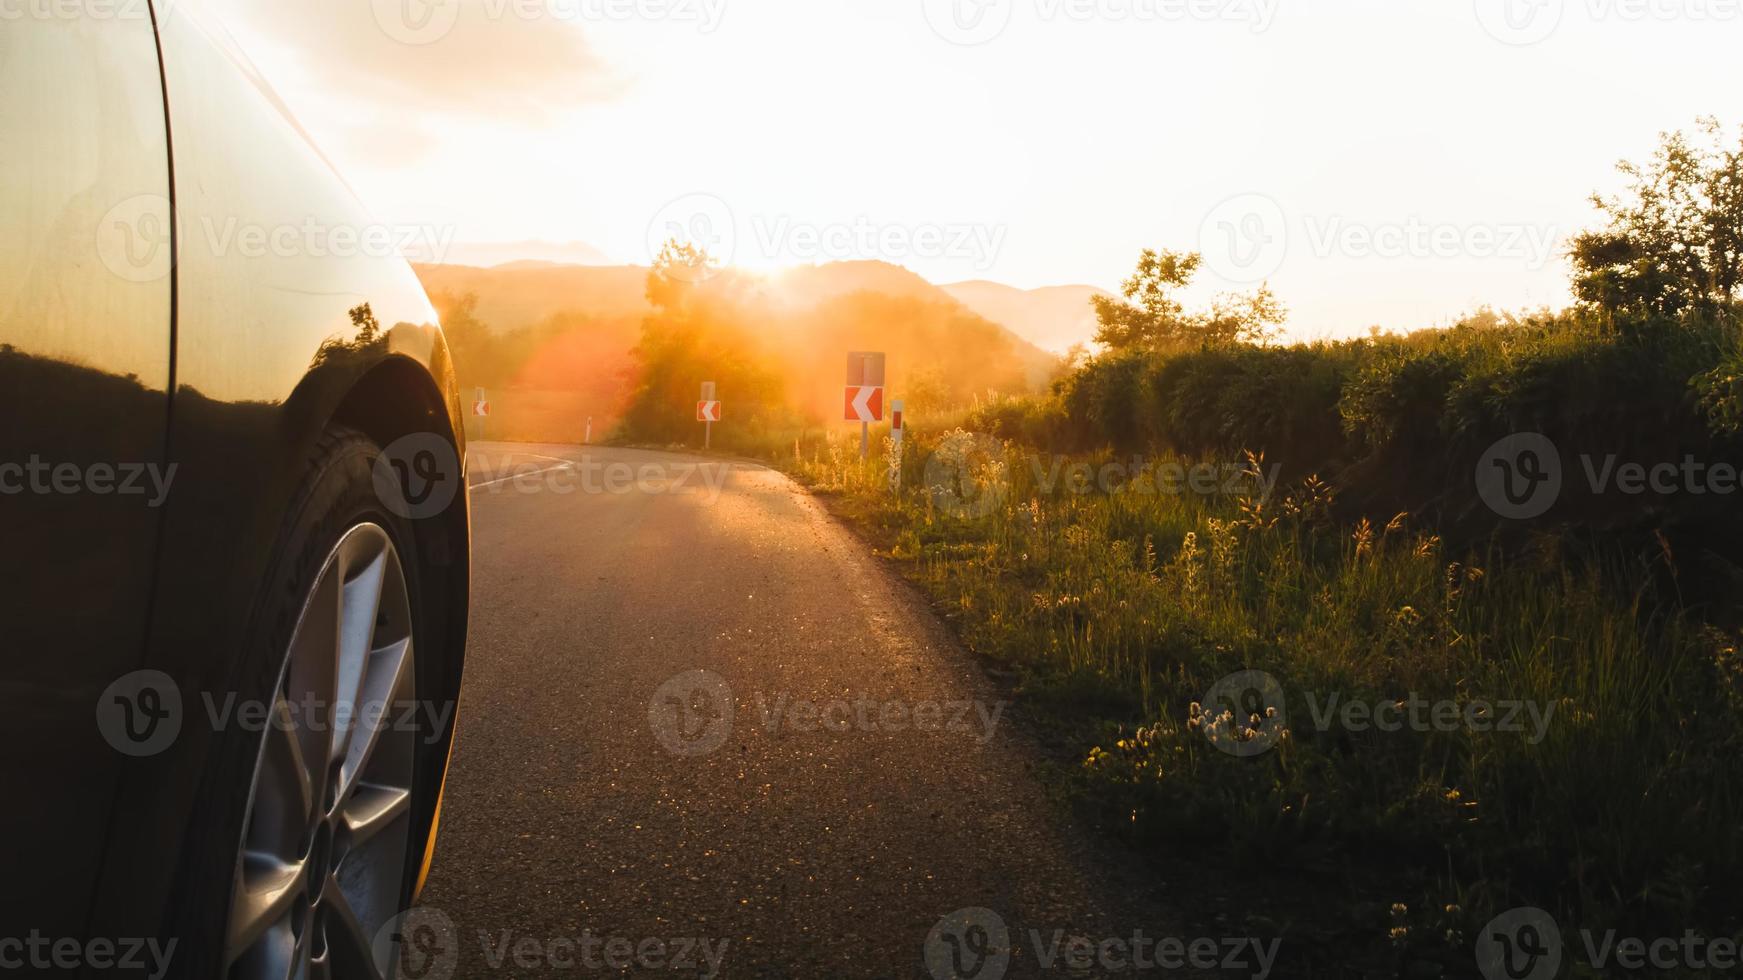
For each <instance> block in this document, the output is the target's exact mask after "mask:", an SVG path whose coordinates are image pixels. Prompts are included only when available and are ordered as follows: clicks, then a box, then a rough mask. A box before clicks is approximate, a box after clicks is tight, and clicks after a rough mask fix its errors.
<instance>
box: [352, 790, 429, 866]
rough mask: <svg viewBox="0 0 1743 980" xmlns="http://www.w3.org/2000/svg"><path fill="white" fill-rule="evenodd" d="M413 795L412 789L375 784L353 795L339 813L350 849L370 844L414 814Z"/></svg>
mask: <svg viewBox="0 0 1743 980" xmlns="http://www.w3.org/2000/svg"><path fill="white" fill-rule="evenodd" d="M411 809H412V794H411V790H409V789H398V788H396V787H391V786H374V785H371V784H368V783H365V784H363V785H361V786H359V787H358V788H357V791H356V792H355V793H353V794H351V799H350V800H349V801H347V803H346V804H345V808H344V809H343V810H341V811H340V812H339V820H340V821H341V823H342V825H343V827H344V833H345V840H346V841H347V843H348V844H349V847H348V848H347V850H350V849H354V848H357V847H360V846H362V845H364V844H367V843H369V841H370V839H371V838H373V837H375V836H376V835H377V834H380V833H381V832H382V831H384V830H386V829H387V828H389V827H391V826H393V825H394V822H395V821H397V820H399V819H400V818H401V817H403V816H405V815H406V814H408V813H410V812H411Z"/></svg>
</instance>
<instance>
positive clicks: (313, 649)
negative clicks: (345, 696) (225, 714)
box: [285, 574, 341, 797]
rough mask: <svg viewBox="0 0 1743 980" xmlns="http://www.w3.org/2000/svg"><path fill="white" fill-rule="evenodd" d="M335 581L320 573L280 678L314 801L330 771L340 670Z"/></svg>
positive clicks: (321, 792)
mask: <svg viewBox="0 0 1743 980" xmlns="http://www.w3.org/2000/svg"><path fill="white" fill-rule="evenodd" d="M340 598H341V593H340V589H339V578H338V576H336V575H327V574H323V575H322V577H321V581H320V582H318V583H317V584H316V586H315V591H314V593H313V594H312V595H310V596H309V603H308V607H307V608H306V609H305V610H304V612H303V621H302V622H300V623H298V624H297V631H296V635H295V636H293V637H292V638H291V648H290V669H289V670H288V671H287V672H286V675H285V697H286V698H287V699H288V700H289V701H290V704H291V709H292V711H293V713H295V714H296V716H297V717H296V722H297V725H296V727H297V737H298V739H299V740H300V741H301V742H302V753H303V759H304V761H305V762H306V764H307V767H308V770H309V771H310V772H311V773H314V774H315V779H314V790H315V795H316V796H317V797H319V796H321V795H322V794H323V793H324V792H325V791H326V788H327V774H328V773H329V772H330V771H331V768H332V759H333V755H332V743H333V727H334V726H333V714H334V712H333V708H334V702H335V700H336V698H335V692H336V691H337V690H338V669H339V646H340V643H339V627H340V623H341V613H340V608H339V603H340Z"/></svg>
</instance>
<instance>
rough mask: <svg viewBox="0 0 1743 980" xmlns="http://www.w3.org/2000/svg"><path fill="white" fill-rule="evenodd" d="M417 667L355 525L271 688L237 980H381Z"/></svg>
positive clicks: (249, 816)
mask: <svg viewBox="0 0 1743 980" xmlns="http://www.w3.org/2000/svg"><path fill="white" fill-rule="evenodd" d="M415 664H416V661H415V659H414V655H413V650H412V628H411V601H410V597H409V596H408V595H407V592H406V583H405V570H404V569H403V568H402V567H401V565H400V561H399V554H398V552H396V551H395V550H394V547H393V541H392V539H390V538H389V537H388V535H387V532H386V531H385V530H383V529H382V528H381V527H379V526H378V525H375V524H360V525H358V526H357V527H354V528H352V529H351V530H350V531H349V532H347V533H346V534H345V536H344V537H343V538H341V539H340V541H339V543H338V544H337V545H335V546H334V548H333V551H332V553H331V554H329V555H328V556H327V560H326V562H325V564H324V565H323V567H322V568H321V572H320V575H319V576H317V578H316V580H315V584H314V587H313V588H312V589H311V590H310V591H309V594H308V596H307V598H306V599H305V600H304V603H303V608H302V611H301V613H300V615H299V616H298V618H297V625H296V629H295V631H294V632H292V634H291V640H290V647H289V649H288V651H287V652H286V656H285V663H284V666H283V668H282V669H281V673H280V677H279V683H278V686H277V688H276V689H275V695H274V703H273V705H272V708H271V711H270V713H269V715H268V719H267V723H266V725H265V730H264V733H263V735H264V737H263V739H262V743H261V748H260V754H259V757H258V759H257V761H256V763H255V767H254V780H253V784H252V787H251V788H250V790H249V798H248V810H247V811H246V816H245V817H244V820H243V835H242V842H241V845H240V848H239V852H238V855H237V860H236V871H235V882H234V885H233V888H232V896H233V897H232V899H231V904H230V914H229V928H228V932H227V934H226V939H225V954H224V963H225V969H226V973H227V975H228V976H229V977H230V978H231V980H244V978H246V980H266V978H271V980H323V978H324V980H351V978H354V977H381V976H382V975H383V970H382V969H381V964H378V963H377V962H376V960H375V957H374V955H373V954H372V952H371V950H372V946H373V940H374V937H375V935H376V934H377V932H378V930H380V929H381V928H382V927H383V926H384V925H385V924H386V923H387V922H388V921H390V920H391V919H392V918H393V917H394V916H395V915H397V914H398V913H399V912H400V907H399V906H400V902H401V901H402V890H403V888H404V882H405V871H406V862H407V854H406V846H407V841H408V837H409V833H410V828H411V790H412V771H413V763H414V760H415V755H416V753H415V748H416V737H417V733H416V730H415V729H416V726H415V725H412V724H409V723H408V716H409V709H411V708H412V707H413V706H415V704H416V699H417V678H416V671H415V670H414V667H415ZM257 710H258V709H257Z"/></svg>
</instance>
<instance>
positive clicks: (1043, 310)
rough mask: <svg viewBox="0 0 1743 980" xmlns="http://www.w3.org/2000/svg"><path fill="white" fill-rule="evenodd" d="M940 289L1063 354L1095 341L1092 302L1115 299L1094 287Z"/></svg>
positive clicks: (976, 284) (964, 285)
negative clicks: (1101, 298)
mask: <svg viewBox="0 0 1743 980" xmlns="http://www.w3.org/2000/svg"><path fill="white" fill-rule="evenodd" d="M938 288H939V289H941V290H943V291H944V292H945V293H947V294H949V295H950V296H951V297H953V298H955V299H956V300H957V302H960V303H961V304H962V305H963V306H966V307H968V308H969V309H971V310H973V311H974V312H976V313H978V314H980V315H981V316H983V317H986V318H987V319H988V320H991V321H993V322H994V323H998V324H1002V325H1003V326H1004V327H1005V328H1006V329H1007V330H1010V331H1011V332H1012V333H1014V334H1016V335H1017V336H1019V337H1021V338H1023V339H1024V340H1026V341H1028V342H1029V343H1031V344H1034V345H1035V346H1036V347H1039V348H1041V349H1042V350H1046V351H1051V352H1053V353H1055V354H1063V353H1065V352H1066V351H1067V350H1069V349H1070V348H1071V345H1073V344H1087V343H1089V342H1090V341H1091V340H1092V339H1094V337H1095V327H1096V324H1095V313H1094V312H1093V311H1092V310H1091V309H1090V305H1089V301H1090V299H1091V297H1095V296H1112V295H1113V294H1112V293H1109V292H1108V291H1107V290H1105V289H1097V288H1096V287H1094V286H1047V287H1044V288H1041V289H1018V288H1016V287H1015V286H1006V285H1004V284H1003V283H997V282H986V281H984V280H975V281H972V282H957V283H951V284H949V285H946V286H940V287H938Z"/></svg>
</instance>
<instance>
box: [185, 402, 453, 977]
mask: <svg viewBox="0 0 1743 980" xmlns="http://www.w3.org/2000/svg"><path fill="white" fill-rule="evenodd" d="M381 455H382V450H381V447H379V446H378V445H376V443H375V442H374V440H372V439H370V438H369V437H368V436H366V435H364V434H363V433H361V432H358V431H356V430H353V429H348V428H334V429H331V430H329V431H327V432H326V433H324V434H323V435H322V436H321V437H320V438H319V439H318V440H317V441H316V443H315V445H314V447H313V448H312V450H311V452H310V455H309V461H308V464H307V474H308V475H307V476H306V478H305V479H304V480H303V482H302V484H301V486H300V488H299V490H298V492H297V494H296V496H295V498H294V500H293V503H292V505H291V507H290V508H289V510H288V511H287V515H288V516H287V518H286V521H285V524H284V527H283V528H282V530H281V531H280V534H279V537H278V542H277V544H276V545H275V547H274V552H273V556H272V560H271V564H270V566H269V569H270V571H269V572H268V574H267V576H266V578H265V580H264V582H263V587H262V591H261V593H260V597H259V599H258V600H257V602H256V606H255V609H254V611H253V613H252V615H251V616H250V618H249V623H250V626H249V630H248V639H247V642H246V643H245V644H244V647H243V649H242V650H241V651H240V656H239V657H238V658H237V659H236V660H235V662H234V665H233V672H232V674H231V680H230V683H229V684H228V685H227V686H226V687H225V688H224V689H223V690H221V691H219V692H217V696H218V697H220V698H222V697H224V696H225V695H227V694H229V693H232V692H233V693H234V694H235V696H236V698H237V703H266V704H270V703H271V698H272V697H273V696H274V694H275V693H276V691H277V686H278V684H279V682H280V677H281V674H282V672H283V670H284V667H285V662H286V658H287V649H288V645H289V643H290V639H291V635H292V632H293V631H294V629H295V627H296V625H297V621H298V617H299V615H300V613H301V610H302V607H303V603H304V600H305V598H306V596H307V595H308V593H309V590H310V589H311V587H312V586H313V584H314V582H315V580H316V579H317V577H318V576H319V575H320V573H321V570H322V568H323V567H324V563H325V561H326V558H327V556H328V555H329V554H330V553H331V551H332V549H333V548H334V547H335V546H336V545H337V544H338V542H339V541H340V540H341V538H343V537H344V536H345V535H346V534H347V532H349V531H351V529H353V528H356V527H358V526H359V525H361V524H365V523H373V524H376V525H379V526H380V527H382V528H383V529H385V530H386V531H387V533H388V536H389V537H390V538H391V539H392V542H393V545H394V548H395V550H397V551H398V553H399V557H400V561H401V564H402V565H403V568H404V573H405V582H406V588H407V591H408V592H409V595H410V599H411V604H412V621H413V623H414V624H426V623H428V622H430V617H429V616H427V615H425V613H424V607H425V606H426V605H427V604H428V602H429V601H431V600H432V599H434V600H435V601H440V599H439V597H433V596H431V595H430V593H429V592H428V591H427V590H426V584H425V581H424V580H425V578H426V572H425V568H424V567H423V565H422V563H421V561H420V559H421V557H422V556H421V555H420V554H419V550H418V545H419V542H418V535H417V534H416V533H415V529H414V528H413V526H412V524H411V522H410V521H408V520H406V519H405V518H403V517H400V516H398V515H396V514H394V513H393V512H392V511H390V510H389V509H388V508H386V507H384V506H383V505H382V502H381V500H380V498H379V497H378V495H377V493H376V490H375V484H374V482H373V481H374V472H375V465H376V461H377V460H378V459H379V458H380V457H381ZM415 642H416V644H417V645H418V646H419V647H420V648H421V649H420V654H419V664H418V668H419V669H418V685H419V691H420V694H419V697H420V699H422V698H423V697H424V694H423V693H422V692H424V691H428V690H436V689H438V688H437V687H426V686H425V685H426V678H428V677H431V676H440V668H439V666H438V665H436V664H434V663H432V662H431V661H432V660H434V657H433V656H432V657H429V658H426V656H425V654H424V653H423V650H424V649H427V650H428V651H429V652H430V654H433V655H435V654H439V653H440V652H441V651H440V644H439V643H438V642H431V643H427V644H426V643H425V637H424V636H423V635H422V634H420V635H419V636H418V638H417V640H416V641H415ZM419 723H420V725H427V724H428V719H427V717H425V716H424V714H423V713H420V717H419ZM427 734H430V733H427V732H420V736H423V735H427ZM261 744H262V735H261V734H260V733H258V732H248V731H240V730H236V729H235V726H230V728H228V729H226V730H222V731H219V732H217V733H216V734H215V737H214V739H213V743H212V752H211V755H210V761H209V763H208V765H207V766H206V770H205V773H204V775H203V776H202V780H201V788H200V793H199V797H198V804H197V807H196V810H195V813H194V817H193V821H192V823H191V826H190V828H189V833H188V836H187V838H186V840H185V844H184V853H185V858H184V861H183V864H182V870H181V872H180V875H179V878H178V889H177V895H178V898H177V908H176V909H174V910H171V922H172V923H173V925H172V927H171V929H170V931H169V935H171V936H175V937H180V940H181V941H180V943H179V944H178V946H177V949H176V954H175V958H174V959H175V964H176V965H175V967H174V969H173V970H172V972H173V973H174V975H176V976H179V977H184V978H188V980H220V978H222V977H223V975H224V974H223V971H224V964H223V962H222V961H223V956H224V947H225V933H226V929H227V924H228V918H229V910H230V906H231V899H232V895H231V891H232V885H233V876H234V872H235V867H236V858H237V854H238V851H239V849H240V844H241V839H242V833H243V822H244V819H245V817H246V811H247V808H248V801H249V796H250V791H251V788H252V782H253V775H254V772H255V766H256V763H257V761H258V759H259V755H260V750H261ZM418 744H419V746H420V748H419V751H420V752H436V753H443V754H445V752H446V748H447V741H446V739H441V740H437V739H435V738H425V737H420V738H419V739H418ZM444 761H445V760H439V759H420V760H419V762H418V764H417V766H416V767H415V775H414V787H413V806H412V814H413V818H414V820H417V819H419V818H420V816H421V815H424V814H428V813H430V812H431V811H432V810H433V808H434V799H435V796H436V793H437V791H438V789H439V785H432V783H439V781H440V775H439V774H440V773H441V771H442V763H443V762H444ZM429 773H435V774H437V775H436V778H435V779H434V780H432V779H430V778H428V775H427V774H429ZM424 830H425V828H424V827H420V826H418V825H417V824H416V823H414V825H413V830H412V833H411V834H410V840H409V841H408V844H407V850H408V852H411V853H408V854H407V856H406V862H405V869H406V873H405V880H404V881H403V882H401V883H400V901H399V904H398V907H399V908H400V909H404V908H406V907H407V906H409V905H410V903H411V899H412V891H413V889H414V888H415V887H416V884H417V878H418V874H419V871H420V868H421V866H422V862H423V844H424V839H425V835H424Z"/></svg>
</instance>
